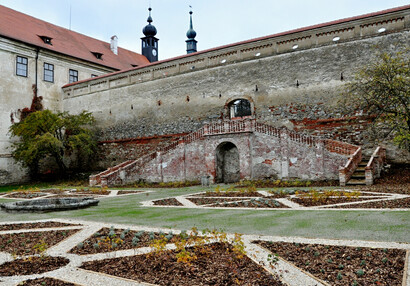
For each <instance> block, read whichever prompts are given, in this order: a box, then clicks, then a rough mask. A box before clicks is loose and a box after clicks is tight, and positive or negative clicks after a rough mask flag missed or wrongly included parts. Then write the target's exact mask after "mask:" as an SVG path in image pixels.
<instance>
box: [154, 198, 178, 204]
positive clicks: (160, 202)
mask: <svg viewBox="0 0 410 286" xmlns="http://www.w3.org/2000/svg"><path fill="white" fill-rule="evenodd" d="M154 205H155V206H183V204H181V203H180V202H179V201H178V200H177V199H175V198H169V199H163V200H156V201H154Z"/></svg>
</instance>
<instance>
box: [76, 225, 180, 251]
mask: <svg viewBox="0 0 410 286" xmlns="http://www.w3.org/2000/svg"><path fill="white" fill-rule="evenodd" d="M109 232H110V229H109V228H102V229H100V230H99V231H98V232H96V233H94V234H93V235H92V236H90V237H89V238H87V239H86V240H85V241H83V242H82V245H81V244H80V245H77V246H75V247H74V248H73V249H71V250H70V251H69V252H70V253H74V254H80V255H86V254H95V253H104V252H110V251H116V250H125V249H133V248H139V247H148V246H149V245H150V242H151V241H152V240H155V239H160V238H161V236H160V234H159V233H148V232H144V231H140V232H138V231H132V230H130V231H129V232H128V233H127V234H124V235H125V237H124V239H121V233H122V232H124V229H114V232H115V236H112V237H111V238H109V237H108V235H109ZM138 233H139V234H140V235H139V236H138V239H139V241H138V243H137V244H136V245H133V243H132V241H133V238H134V236H135V235H136V234H138ZM165 235H166V234H165ZM174 237H175V236H174ZM172 241H173V240H171V242H172ZM113 242H114V243H115V244H116V245H115V246H114V247H113Z"/></svg>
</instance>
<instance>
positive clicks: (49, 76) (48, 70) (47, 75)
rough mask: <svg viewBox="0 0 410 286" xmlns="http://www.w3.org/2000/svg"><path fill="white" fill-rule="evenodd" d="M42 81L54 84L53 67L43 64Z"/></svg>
mask: <svg viewBox="0 0 410 286" xmlns="http://www.w3.org/2000/svg"><path fill="white" fill-rule="evenodd" d="M44 81H48V82H54V65H52V64H47V63H44Z"/></svg>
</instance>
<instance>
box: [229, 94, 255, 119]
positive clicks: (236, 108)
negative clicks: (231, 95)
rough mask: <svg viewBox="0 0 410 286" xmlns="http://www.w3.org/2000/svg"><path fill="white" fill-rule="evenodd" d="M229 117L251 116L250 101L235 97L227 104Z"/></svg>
mask: <svg viewBox="0 0 410 286" xmlns="http://www.w3.org/2000/svg"><path fill="white" fill-rule="evenodd" d="M228 108H229V112H230V117H231V118H234V117H246V116H252V109H251V103H250V102H249V100H246V99H243V98H241V99H235V100H233V101H232V102H230V103H229V104H228Z"/></svg>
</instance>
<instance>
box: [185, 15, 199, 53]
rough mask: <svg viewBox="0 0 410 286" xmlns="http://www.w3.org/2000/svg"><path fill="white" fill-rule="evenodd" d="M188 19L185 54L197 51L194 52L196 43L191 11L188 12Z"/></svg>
mask: <svg viewBox="0 0 410 286" xmlns="http://www.w3.org/2000/svg"><path fill="white" fill-rule="evenodd" d="M189 17H190V24H189V30H188V32H186V36H187V37H188V40H186V41H185V42H186V52H187V54H191V53H195V52H196V51H197V50H196V43H197V41H196V40H195V37H196V32H195V30H194V28H193V25H192V10H191V11H189Z"/></svg>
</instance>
